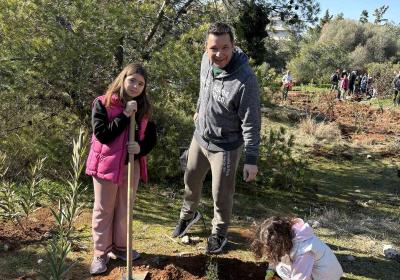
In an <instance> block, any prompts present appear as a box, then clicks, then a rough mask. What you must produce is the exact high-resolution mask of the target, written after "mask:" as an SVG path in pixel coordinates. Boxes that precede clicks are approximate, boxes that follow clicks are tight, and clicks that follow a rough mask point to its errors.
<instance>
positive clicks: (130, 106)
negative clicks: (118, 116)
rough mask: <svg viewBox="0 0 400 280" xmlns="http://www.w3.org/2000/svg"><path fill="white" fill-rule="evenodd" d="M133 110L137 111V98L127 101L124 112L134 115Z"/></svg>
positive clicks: (127, 114) (128, 115)
mask: <svg viewBox="0 0 400 280" xmlns="http://www.w3.org/2000/svg"><path fill="white" fill-rule="evenodd" d="M133 112H137V103H136V101H135V100H131V101H128V102H126V105H125V110H124V114H125V116H127V117H130V116H132V114H133Z"/></svg>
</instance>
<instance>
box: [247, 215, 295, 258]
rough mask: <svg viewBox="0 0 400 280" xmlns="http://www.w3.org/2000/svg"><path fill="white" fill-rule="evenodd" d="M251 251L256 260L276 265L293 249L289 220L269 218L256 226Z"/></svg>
mask: <svg viewBox="0 0 400 280" xmlns="http://www.w3.org/2000/svg"><path fill="white" fill-rule="evenodd" d="M254 234H255V236H254V240H253V242H252V244H251V249H252V251H253V252H254V254H255V256H256V257H257V258H261V257H266V258H267V260H268V261H270V262H272V263H273V264H277V263H279V262H280V261H281V258H282V257H283V256H284V255H286V254H289V253H290V250H291V249H292V247H293V242H292V239H293V233H292V223H291V218H281V217H271V218H268V219H266V220H264V221H263V222H262V223H260V224H258V225H257V227H256V228H255V231H254Z"/></svg>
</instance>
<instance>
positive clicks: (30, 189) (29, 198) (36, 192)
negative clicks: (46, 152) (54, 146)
mask: <svg viewBox="0 0 400 280" xmlns="http://www.w3.org/2000/svg"><path fill="white" fill-rule="evenodd" d="M45 160H46V158H45V157H44V158H41V159H38V160H37V161H36V162H35V164H33V165H31V167H30V182H29V184H27V185H25V186H22V188H21V191H20V193H19V196H18V203H19V205H20V206H21V208H22V211H23V212H24V214H25V216H26V217H28V216H29V214H30V213H31V212H32V211H33V210H34V208H35V207H36V205H37V204H38V202H39V199H40V196H41V194H42V191H41V189H40V188H39V186H40V183H41V181H42V175H41V171H42V169H43V163H44V161H45Z"/></svg>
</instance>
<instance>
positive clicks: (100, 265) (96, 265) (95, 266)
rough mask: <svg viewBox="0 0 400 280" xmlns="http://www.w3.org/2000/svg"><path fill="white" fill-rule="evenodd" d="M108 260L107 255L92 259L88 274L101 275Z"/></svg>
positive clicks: (105, 269)
mask: <svg viewBox="0 0 400 280" xmlns="http://www.w3.org/2000/svg"><path fill="white" fill-rule="evenodd" d="M109 260H110V258H109V257H108V255H102V256H95V257H93V261H92V264H91V265H90V274H101V273H104V272H106V271H107V263H108V261H109Z"/></svg>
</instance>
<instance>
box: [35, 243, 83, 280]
mask: <svg viewBox="0 0 400 280" xmlns="http://www.w3.org/2000/svg"><path fill="white" fill-rule="evenodd" d="M46 251H47V256H48V260H49V271H48V272H47V273H44V272H41V273H40V275H41V276H42V278H43V279H46V280H62V279H65V276H66V274H67V273H68V271H70V270H71V268H72V267H73V266H74V265H75V264H76V262H73V263H71V264H68V263H67V257H68V254H69V253H70V252H71V242H69V241H68V240H66V239H65V238H60V237H56V238H53V239H52V240H51V241H50V244H49V247H48V248H46Z"/></svg>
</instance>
